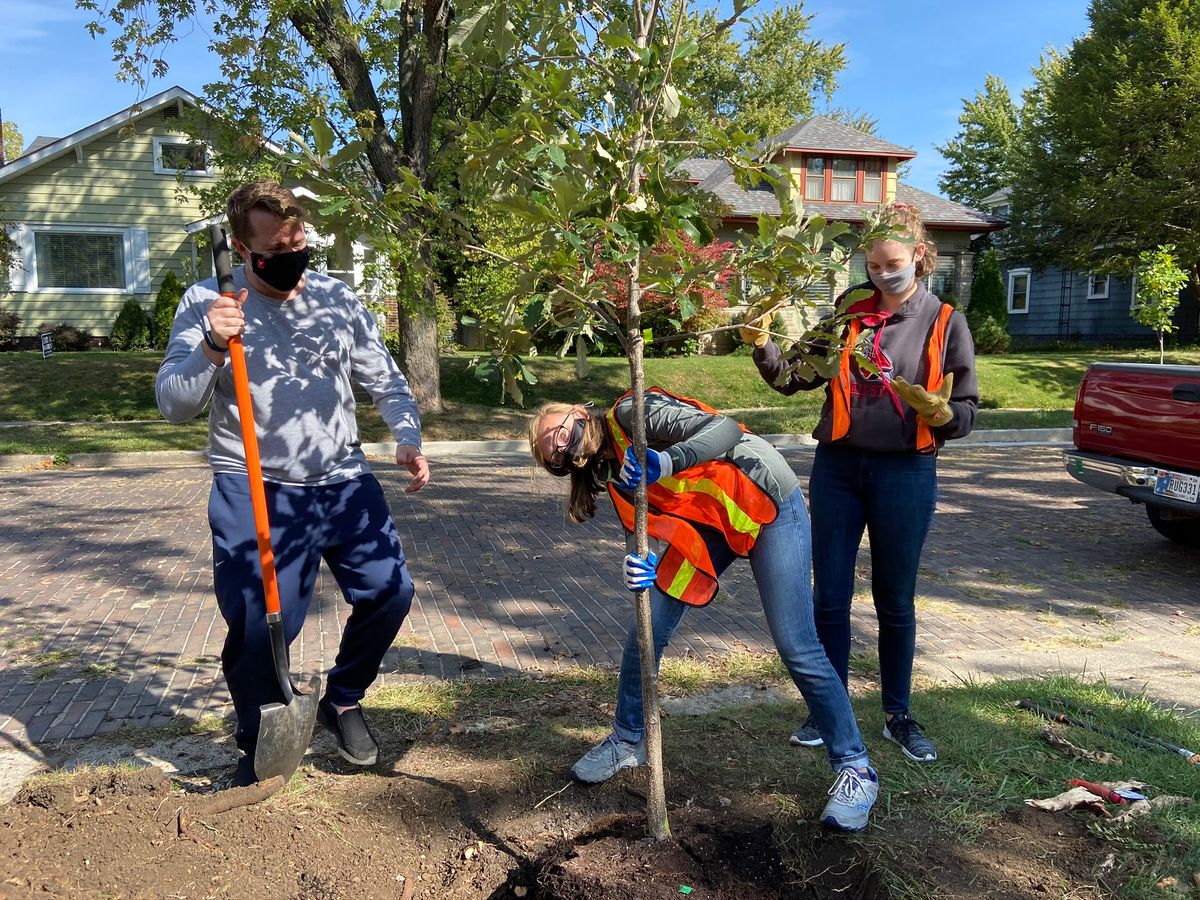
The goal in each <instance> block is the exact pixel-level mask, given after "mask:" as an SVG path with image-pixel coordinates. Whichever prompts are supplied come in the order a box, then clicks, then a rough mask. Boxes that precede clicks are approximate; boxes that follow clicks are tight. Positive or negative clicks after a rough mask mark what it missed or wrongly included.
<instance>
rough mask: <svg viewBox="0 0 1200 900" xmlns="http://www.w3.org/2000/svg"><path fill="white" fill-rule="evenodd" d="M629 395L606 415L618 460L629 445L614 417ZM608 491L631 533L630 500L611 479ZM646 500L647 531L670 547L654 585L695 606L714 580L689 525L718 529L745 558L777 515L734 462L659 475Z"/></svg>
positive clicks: (709, 463) (704, 600) (714, 586)
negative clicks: (665, 475)
mask: <svg viewBox="0 0 1200 900" xmlns="http://www.w3.org/2000/svg"><path fill="white" fill-rule="evenodd" d="M649 391H650V392H652V393H658V394H663V395H665V396H667V397H672V398H674V399H676V400H679V401H681V402H683V403H687V404H689V405H691V406H694V407H696V408H697V409H699V410H701V411H703V412H707V413H711V414H712V415H720V413H718V412H717V411H716V410H715V409H713V408H712V407H711V406H708V405H707V404H705V403H703V402H701V401H699V400H694V399H692V398H690V397H681V396H678V395H676V394H672V393H670V392H669V391H665V390H663V389H662V388H657V387H653V388H650V389H649ZM630 393H631V392H626V393H625V394H624V396H622V397H621V398H619V399H618V400H617V402H616V403H614V404H613V406H612V409H610V410H609V411H608V415H607V417H606V421H607V424H608V431H609V435H610V437H611V438H612V441H613V444H614V445H615V447H616V450H617V456H618V458H621V457H624V455H625V450H626V449H627V448H628V447H630V446H631V441H630V440H629V436H628V435H627V434H626V433H625V430H624V429H623V428H622V427H621V424H620V423H619V422H618V421H617V416H616V411H617V406H618V405H619V404H620V403H621V401H623V400H624V399H625V398H626V397H628V396H629V394H630ZM739 427H740V426H739ZM742 430H743V431H745V428H742ZM609 495H610V496H611V497H612V499H613V505H614V507H616V509H617V513H618V514H619V515H620V516H621V522H622V524H623V525H624V526H625V528H626V530H628V531H633V530H634V518H633V506H632V504H630V503H629V501H628V500H627V499H626V498H625V497H624V496H623V495H622V494H621V493H620V492H619V491H618V490H617V489H616V487H615V486H614V485H613V484H611V483H610V484H609ZM647 498H648V500H649V503H650V506H651V513H650V516H649V520H648V531H649V533H650V534H651V536H653V537H654V538H656V539H658V540H661V541H665V542H666V543H668V544H669V545H670V549H669V550H668V551H667V553H666V554H665V555H664V557H663V560H662V561H661V562H660V563H659V566H658V571H657V573H656V578H655V583H656V584H657V585H658V587H659V589H661V590H662V591H663V593H665V594H667V595H669V596H671V597H675V598H676V599H678V600H683V601H684V602H685V603H692V604H694V605H703V604H705V603H708V602H709V601H710V600H711V599H712V598H713V597H714V596H716V591H717V581H716V574H715V572H714V569H713V564H712V560H711V559H710V558H709V553H708V547H707V546H706V545H705V543H704V540H703V538H702V537H701V536H700V533H699V532H698V531H697V530H696V529H695V528H694V527H693V523H694V524H697V525H705V526H708V527H710V528H713V529H716V530H717V531H719V532H721V534H722V535H723V536H724V538H725V541H726V543H727V544H728V545H729V547H730V549H731V550H733V552H734V553H736V554H737V555H738V556H747V555H748V554H749V553H750V550H751V548H752V547H753V546H754V541H755V540H756V539H757V538H758V535H759V534H760V533H761V531H762V526H763V525H766V524H768V523H770V522H773V521H774V520H775V516H776V515H777V510H776V508H775V503H774V501H773V500H771V498H770V496H768V495H767V493H766V492H765V491H763V489H762V488H760V487H759V486H758V485H757V484H755V483H754V482H753V481H752V480H751V479H750V478H749V477H747V476H746V475H745V474H744V473H742V471H741V470H740V469H738V468H737V466H735V465H733V464H731V463H728V462H725V461H719V460H708V461H707V462H703V463H698V464H697V465H694V466H691V467H690V468H687V469H684V470H683V471H682V472H678V473H675V474H673V475H671V476H670V477H667V478H663V479H661V480H660V481H658V482H656V483H655V484H652V485H650V486H649V488H648V490H647Z"/></svg>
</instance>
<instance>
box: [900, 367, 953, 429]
mask: <svg viewBox="0 0 1200 900" xmlns="http://www.w3.org/2000/svg"><path fill="white" fill-rule="evenodd" d="M892 387H894V388H895V389H896V393H897V394H899V395H900V397H901V398H902V399H903V400H904V402H905V403H907V404H908V405H909V406H911V407H912V408H913V409H914V410H915V411H916V413H917V415H918V416H920V417H921V421H923V422H924V423H925V424H926V425H945V424H946V423H947V422H949V421H950V420H951V419H953V418H954V411H953V410H952V409H951V408H950V393H951V392H952V391H953V390H954V373H953V372H950V373H948V374H947V375H946V379H945V381H943V382H942V386H941V387H940V388H939V389H938V392H937V393H936V394H931V393H929V391H927V390H925V388H923V387H921V386H920V385H919V384H909V383H908V382H907V381H905V380H904V379H903V378H901V377H900V376H899V375H897V376H896V377H895V378H893V379H892Z"/></svg>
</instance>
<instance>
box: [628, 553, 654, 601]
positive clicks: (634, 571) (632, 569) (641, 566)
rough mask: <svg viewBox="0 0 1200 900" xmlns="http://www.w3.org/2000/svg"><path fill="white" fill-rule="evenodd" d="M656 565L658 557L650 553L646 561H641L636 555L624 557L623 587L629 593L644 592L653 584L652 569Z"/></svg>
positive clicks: (631, 554)
mask: <svg viewBox="0 0 1200 900" xmlns="http://www.w3.org/2000/svg"><path fill="white" fill-rule="evenodd" d="M657 565H658V557H657V556H656V555H655V553H654V551H653V550H651V551H650V555H649V557H648V558H647V559H642V558H641V557H640V556H638V555H637V554H636V553H630V554H629V555H628V556H626V557H625V587H627V588H628V589H629V590H631V591H644V590H645V589H646V588H648V587H651V586H653V584H654V569H655V567H656V566H657Z"/></svg>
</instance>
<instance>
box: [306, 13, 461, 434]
mask: <svg viewBox="0 0 1200 900" xmlns="http://www.w3.org/2000/svg"><path fill="white" fill-rule="evenodd" d="M288 17H289V19H290V20H291V22H292V24H293V25H294V26H295V27H296V30H297V31H299V32H300V34H301V35H302V36H303V37H304V39H305V40H306V41H307V42H308V43H309V45H310V46H312V48H313V49H314V50H315V51H316V52H317V54H318V55H319V56H320V57H321V58H322V59H323V60H325V62H326V63H327V64H328V65H329V68H330V71H332V72H333V76H334V78H335V79H336V80H337V83H338V85H339V87H341V89H342V91H343V92H344V93H345V95H346V101H347V103H348V104H349V106H350V108H351V109H352V110H354V112H356V113H366V114H369V116H370V120H371V121H374V122H375V123H376V127H375V128H373V129H372V130H371V131H370V132H369V136H368V139H367V160H368V161H369V162H370V164H371V170H372V172H374V174H375V177H376V179H377V180H378V181H379V184H380V186H381V187H382V188H383V189H384V190H386V189H387V188H388V187H390V186H392V185H395V184H399V183H400V181H401V169H402V168H403V167H404V166H407V167H408V168H409V169H411V170H412V172H413V174H415V175H416V176H417V178H418V179H420V181H421V184H422V185H424V186H425V187H426V188H428V187H429V186H430V185H429V181H430V171H429V156H430V147H431V144H432V140H433V115H434V109H435V107H436V106H437V87H438V79H439V77H440V74H441V71H442V66H443V64H444V63H445V54H446V40H447V29H448V28H449V24H450V4H449V2H448V0H427V2H425V3H424V4H417V3H413V2H409V3H406V4H405V5H404V8H403V12H402V18H403V22H404V27H403V32H402V39H401V46H400V55H399V59H398V60H397V65H398V68H399V76H400V81H401V83H402V84H403V86H404V90H402V91H401V97H402V101H401V120H402V121H401V130H402V134H401V139H402V146H400V145H397V143H396V141H395V139H394V138H393V137H392V135H391V133H390V132H389V131H388V130H387V128H386V127H383V123H385V122H386V121H387V118H386V117H385V115H384V112H383V109H382V107H381V106H380V103H379V97H378V95H377V94H376V92H375V85H374V83H373V82H372V81H371V72H370V69H369V67H368V66H367V63H366V60H365V58H364V57H363V54H362V49H361V48H360V47H359V44H358V39H357V37H356V36H355V34H354V29H353V28H352V27H351V22H350V18H349V16H348V15H347V13H346V6H345V3H344V2H343V0H319V2H316V3H314V4H312V6H311V7H309V6H297V7H295V8H293V9H292V10H291V11H290V12H289V14H288ZM413 233H414V234H420V233H422V232H421V230H420V229H415V230H414V232H413ZM420 253H421V257H422V260H423V261H424V262H425V263H426V272H427V273H429V272H430V271H431V270H430V269H429V268H428V263H429V262H430V257H429V247H428V245H427V244H422V245H421V249H420ZM396 316H397V323H398V325H399V328H400V359H399V363H400V367H401V368H402V369H403V370H404V374H405V375H407V376H408V382H409V385H410V386H411V387H412V391H413V394H414V396H415V397H416V398H417V402H418V403H419V404H420V406H421V411H422V412H427V413H428V412H443V411H444V410H445V405H444V404H443V402H442V380H441V375H440V373H439V370H438V341H437V292H436V289H435V285H434V281H433V277H432V275H431V274H426V275H425V277H424V279H423V283H422V286H421V303H420V308H419V309H416V310H407V309H404V308H403V307H402V306H401V305H400V304H397V310H396Z"/></svg>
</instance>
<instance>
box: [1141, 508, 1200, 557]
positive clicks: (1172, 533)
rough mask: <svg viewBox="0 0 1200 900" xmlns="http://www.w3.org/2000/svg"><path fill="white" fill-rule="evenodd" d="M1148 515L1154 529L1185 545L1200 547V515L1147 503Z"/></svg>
mask: <svg viewBox="0 0 1200 900" xmlns="http://www.w3.org/2000/svg"><path fill="white" fill-rule="evenodd" d="M1146 516H1147V517H1148V518H1149V519H1150V524H1151V525H1153V526H1154V530H1155V531H1157V532H1158V533H1159V534H1161V535H1162V536H1163V537H1165V538H1168V539H1169V540H1172V541H1174V542H1175V543H1176V544H1182V545H1183V546H1185V547H1200V516H1187V515H1183V514H1180V513H1176V512H1175V511H1174V510H1166V509H1163V508H1162V507H1160V506H1153V505H1151V504H1146Z"/></svg>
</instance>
